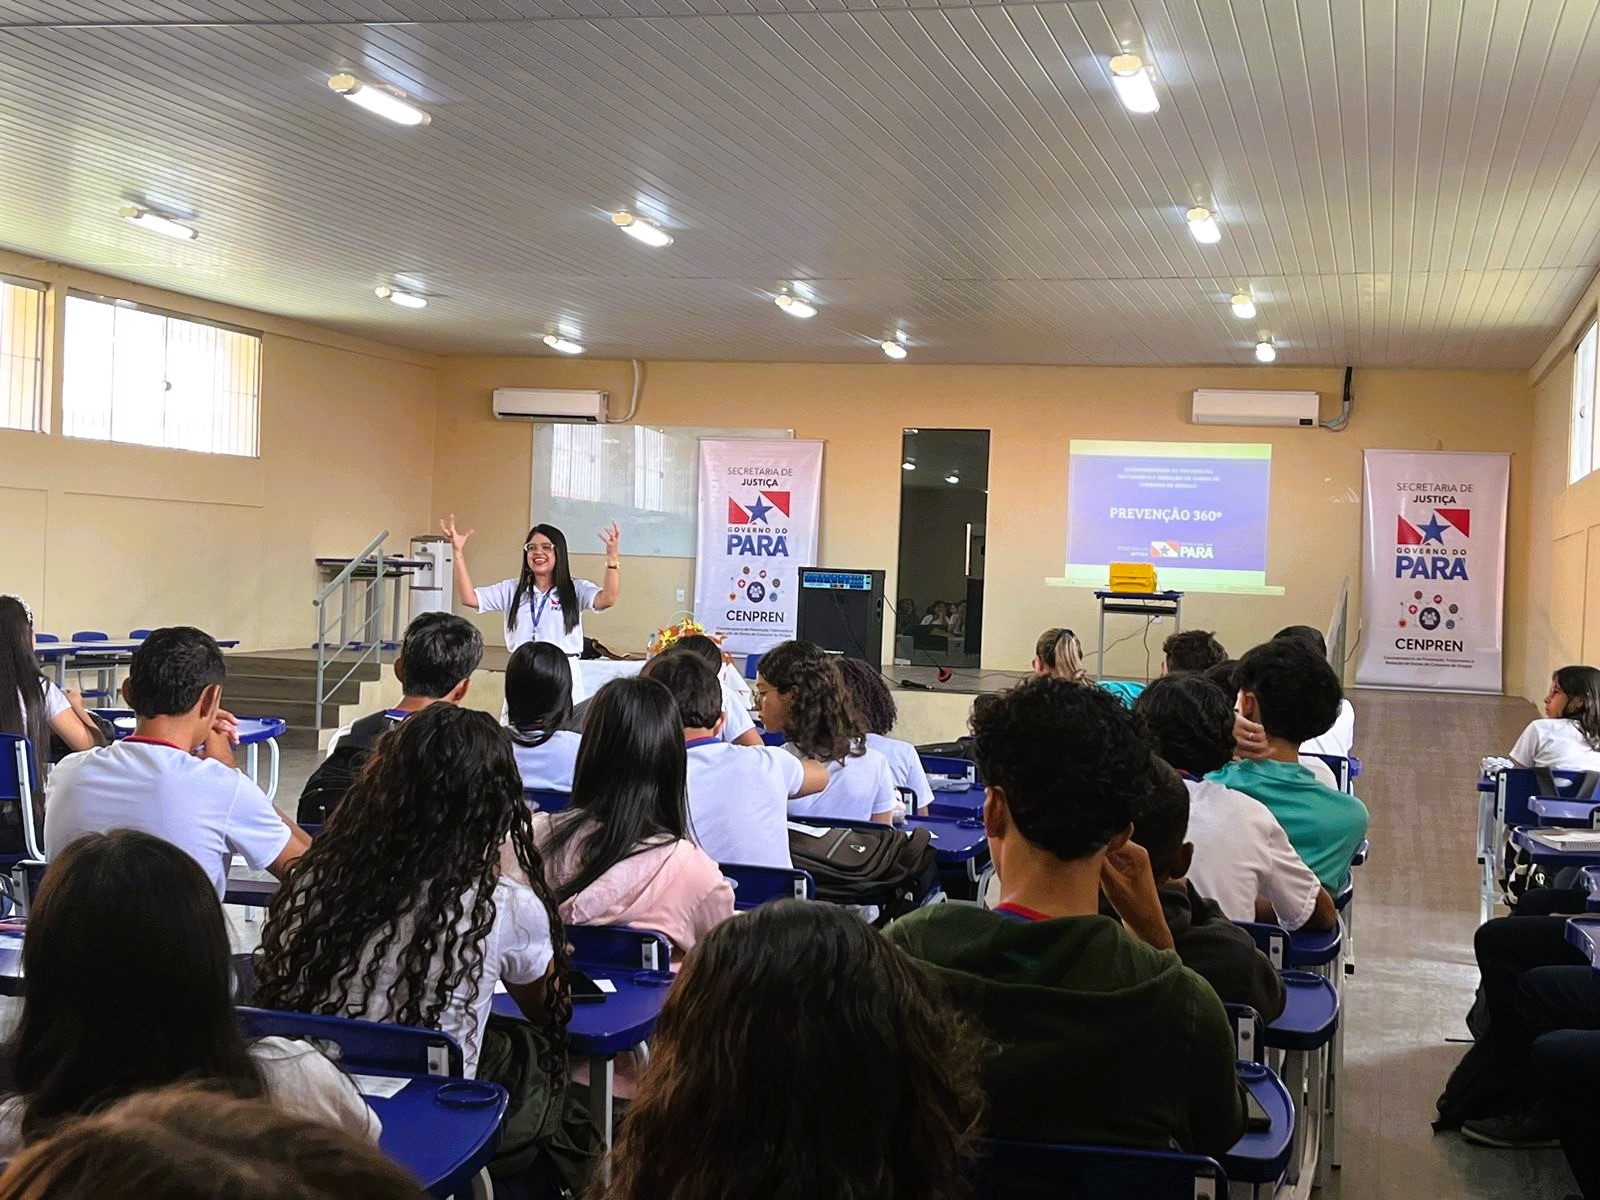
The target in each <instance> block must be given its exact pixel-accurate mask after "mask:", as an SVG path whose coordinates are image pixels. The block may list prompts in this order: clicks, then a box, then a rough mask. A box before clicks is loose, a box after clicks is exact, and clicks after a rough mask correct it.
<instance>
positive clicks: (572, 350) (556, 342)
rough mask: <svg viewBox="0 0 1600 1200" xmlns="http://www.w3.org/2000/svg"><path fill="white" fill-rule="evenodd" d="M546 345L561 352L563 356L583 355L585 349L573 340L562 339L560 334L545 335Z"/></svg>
mask: <svg viewBox="0 0 1600 1200" xmlns="http://www.w3.org/2000/svg"><path fill="white" fill-rule="evenodd" d="M544 344H545V345H546V346H549V347H550V349H552V350H559V351H561V353H563V354H582V353H583V347H582V346H580V345H579V344H578V343H577V342H575V341H573V340H572V339H571V338H564V337H561V336H560V335H559V334H554V333H547V334H545V335H544Z"/></svg>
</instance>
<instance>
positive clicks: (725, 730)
mask: <svg viewBox="0 0 1600 1200" xmlns="http://www.w3.org/2000/svg"><path fill="white" fill-rule="evenodd" d="M672 649H674V650H680V651H683V652H685V653H688V654H693V655H696V656H697V657H698V658H699V659H700V661H701V662H703V663H705V664H706V666H708V667H710V668H711V671H712V673H713V674H714V675H716V677H717V685H718V686H719V687H720V688H721V689H722V714H723V720H722V733H721V734H720V735H719V736H720V737H721V738H722V740H723V741H725V742H732V743H734V745H736V746H760V745H763V744H764V743H763V742H762V741H761V731H760V730H759V729H757V728H756V720H755V718H754V717H752V716H751V715H750V689H749V688H748V687H746V686H744V680H743V679H741V678H740V677H739V674H738V672H737V671H735V670H734V669H733V667H732V665H731V664H729V663H726V662H723V661H722V647H721V646H719V645H717V644H716V643H715V642H713V641H712V640H711V639H710V638H708V637H706V636H705V635H704V634H700V633H691V634H690V635H689V636H688V637H681V638H679V639H678V640H677V641H676V642H674V643H673V644H672Z"/></svg>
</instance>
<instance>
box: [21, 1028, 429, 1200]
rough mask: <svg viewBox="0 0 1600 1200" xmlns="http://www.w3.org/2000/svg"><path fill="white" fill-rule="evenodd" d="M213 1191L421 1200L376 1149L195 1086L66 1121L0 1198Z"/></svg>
mask: <svg viewBox="0 0 1600 1200" xmlns="http://www.w3.org/2000/svg"><path fill="white" fill-rule="evenodd" d="M312 1053H315V1052H314V1051H313V1052H312ZM221 1196H226V1197H227V1198H228V1200H425V1193H424V1192H423V1190H422V1189H421V1188H420V1187H418V1186H417V1182H416V1180H415V1179H413V1178H412V1177H411V1174H410V1172H408V1171H407V1170H406V1169H405V1168H404V1167H402V1166H400V1165H399V1164H398V1163H396V1162H393V1161H392V1160H390V1159H389V1158H387V1157H385V1156H384V1155H383V1154H382V1153H380V1152H379V1151H378V1150H377V1149H376V1148H375V1147H373V1146H369V1145H367V1144H366V1143H364V1142H361V1141H358V1140H357V1139H356V1138H353V1137H351V1136H350V1135H349V1134H347V1133H342V1132H341V1131H339V1130H337V1129H333V1128H330V1127H329V1126H327V1125H321V1124H317V1123H314V1122H311V1121H304V1120H301V1119H299V1118H298V1117H294V1116H290V1115H289V1114H288V1113H285V1112H282V1111H280V1110H278V1109H276V1108H274V1107H273V1106H272V1105H270V1104H266V1103H263V1102H262V1101H260V1100H245V1099H240V1098H239V1097H236V1096H230V1095H225V1094H221V1093H219V1092H217V1091H214V1090H212V1089H211V1088H210V1087H206V1086H203V1085H201V1084H195V1083H189V1084H184V1085H182V1086H175V1087H170V1088H163V1089H161V1090H160V1091H155V1092H145V1093H141V1094H139V1095H136V1096H131V1097H129V1098H128V1099H126V1100H123V1101H122V1102H120V1103H118V1104H115V1105H112V1106H111V1107H109V1108H107V1109H105V1110H104V1111H102V1112H99V1113H97V1114H95V1115H94V1116H92V1117H85V1118H82V1119H80V1120H76V1121H70V1122H67V1123H66V1124H65V1125H63V1126H62V1128H61V1129H60V1131H59V1132H56V1133H54V1134H52V1135H51V1136H50V1137H47V1138H45V1139H43V1140H42V1141H40V1142H38V1143H37V1144H35V1145H33V1146H31V1147H29V1148H28V1149H27V1150H25V1151H24V1152H23V1153H22V1155H21V1156H20V1157H19V1158H17V1159H16V1160H15V1161H14V1162H13V1163H12V1164H11V1166H10V1168H9V1169H8V1170H7V1171H6V1172H5V1174H4V1175H3V1176H0V1200H153V1198H155V1197H159V1198H160V1200H218V1197H221Z"/></svg>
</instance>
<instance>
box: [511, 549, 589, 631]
mask: <svg viewBox="0 0 1600 1200" xmlns="http://www.w3.org/2000/svg"><path fill="white" fill-rule="evenodd" d="M536 533H542V534H544V535H545V537H547V538H549V539H550V544H551V545H552V546H554V547H555V548H556V569H555V571H554V572H553V574H552V576H551V581H552V582H553V583H554V584H555V588H556V595H557V596H559V597H560V598H561V617H562V619H563V620H564V621H565V622H566V623H567V632H568V633H571V632H572V631H573V630H574V629H575V628H577V625H578V620H579V618H581V617H582V616H583V614H582V613H580V612H579V611H578V589H577V588H575V587H573V586H572V566H571V564H569V563H568V562H567V535H566V534H564V533H562V532H561V530H559V529H557V528H556V527H555V526H554V525H535V526H534V527H533V528H532V529H530V530H528V536H527V537H525V538H523V539H522V544H523V545H524V546H526V545H527V544H528V543H529V542H531V541H533V535H534V534H536ZM532 589H533V568H532V567H530V566H529V565H528V552H527V551H526V550H524V551H523V552H522V572H521V573H520V574H519V575H518V576H517V590H516V591H514V592H512V593H511V607H510V608H508V609H506V628H507V629H515V628H516V627H517V609H519V608H521V607H522V600H523V597H525V596H527V595H528V593H529V592H530V591H531V590H532Z"/></svg>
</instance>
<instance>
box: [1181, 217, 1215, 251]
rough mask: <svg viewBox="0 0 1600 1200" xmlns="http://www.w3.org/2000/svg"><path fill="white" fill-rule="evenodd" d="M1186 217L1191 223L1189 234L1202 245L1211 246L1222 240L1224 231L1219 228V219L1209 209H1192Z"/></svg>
mask: <svg viewBox="0 0 1600 1200" xmlns="http://www.w3.org/2000/svg"><path fill="white" fill-rule="evenodd" d="M1184 216H1185V219H1186V220H1187V221H1188V222H1189V232H1190V233H1192V234H1194V240H1195V241H1197V242H1199V243H1200V244H1201V245H1203V246H1210V245H1212V244H1213V243H1216V242H1220V241H1221V240H1222V230H1220V229H1218V228H1217V219H1216V217H1214V216H1212V215H1211V210H1210V209H1209V208H1191V209H1190V210H1189V211H1188V212H1187V213H1186V214H1184Z"/></svg>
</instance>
